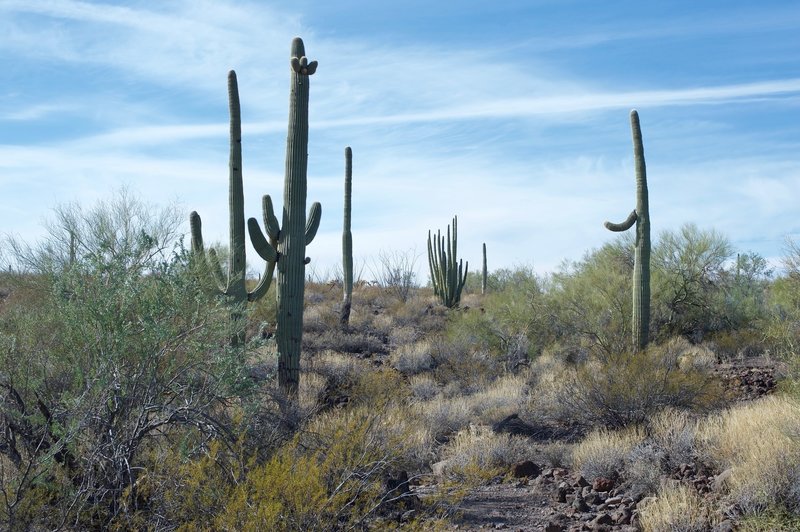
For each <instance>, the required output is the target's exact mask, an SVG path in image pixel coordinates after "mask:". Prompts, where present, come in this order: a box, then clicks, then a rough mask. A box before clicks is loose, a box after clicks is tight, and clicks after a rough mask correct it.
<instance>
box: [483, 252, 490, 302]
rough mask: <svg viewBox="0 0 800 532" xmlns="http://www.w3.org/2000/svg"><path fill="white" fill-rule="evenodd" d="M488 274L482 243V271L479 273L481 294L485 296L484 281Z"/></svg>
mask: <svg viewBox="0 0 800 532" xmlns="http://www.w3.org/2000/svg"><path fill="white" fill-rule="evenodd" d="M488 278H489V274H488V272H487V270H486V242H484V243H483V271H482V272H481V294H484V295H485V294H486V281H487V280H488Z"/></svg>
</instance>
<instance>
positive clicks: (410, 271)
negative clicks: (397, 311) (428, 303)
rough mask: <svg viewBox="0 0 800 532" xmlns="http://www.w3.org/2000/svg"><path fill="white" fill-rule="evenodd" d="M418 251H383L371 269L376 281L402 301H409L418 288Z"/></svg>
mask: <svg viewBox="0 0 800 532" xmlns="http://www.w3.org/2000/svg"><path fill="white" fill-rule="evenodd" d="M418 259H419V254H418V253H417V252H416V250H413V249H410V250H406V251H381V252H380V253H378V258H377V259H376V260H375V262H374V263H373V265H372V266H371V267H370V268H369V270H370V273H371V274H372V278H373V279H374V281H375V282H376V283H377V284H378V285H379V286H381V287H383V288H384V290H386V291H387V292H388V293H390V294H392V295H393V296H394V297H396V298H397V299H399V300H400V301H403V302H405V301H407V300H408V299H409V298H410V297H411V295H412V294H413V292H414V291H415V290H416V288H417V287H418V286H419V283H418V282H417V272H416V267H417V260H418Z"/></svg>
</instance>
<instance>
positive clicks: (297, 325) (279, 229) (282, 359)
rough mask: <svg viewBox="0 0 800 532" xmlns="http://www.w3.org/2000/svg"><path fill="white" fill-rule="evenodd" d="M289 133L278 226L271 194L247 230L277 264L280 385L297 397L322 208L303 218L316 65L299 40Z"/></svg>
mask: <svg viewBox="0 0 800 532" xmlns="http://www.w3.org/2000/svg"><path fill="white" fill-rule="evenodd" d="M290 65H291V81H290V88H289V132H288V135H287V138H286V177H285V180H284V187H283V216H282V220H281V223H280V225H279V224H278V219H277V217H276V216H275V213H274V210H273V207H272V200H271V198H270V196H269V195H266V196H264V198H263V207H264V212H263V216H264V225H265V228H266V231H267V237H269V240H267V238H266V237H265V236H264V234H263V233H262V232H261V228H260V227H259V225H258V221H257V220H256V219H255V218H250V219H249V220H248V221H247V227H248V229H249V231H250V239H251V240H252V242H253V247H254V248H255V250H256V252H258V254H259V255H260V256H261V257H262V258H263V259H264V260H266V261H267V262H268V263H269V262H270V261H271V260H274V261H276V262H277V266H278V278H277V300H278V314H277V322H278V323H277V325H278V328H277V333H276V341H277V344H278V383H279V385H280V386H281V388H282V389H283V390H285V391H286V392H288V393H289V394H291V395H295V394H296V393H297V390H298V386H299V383H300V351H301V347H302V341H303V296H304V293H305V265H306V264H307V263H308V262H309V261H310V259H308V258H306V255H305V253H306V246H307V245H308V244H310V243H311V241H312V240H313V239H314V236H315V235H316V233H317V229H318V228H319V222H320V218H321V216H322V207H321V206H320V204H319V203H314V204H313V205H312V206H311V210H310V212H309V214H308V218H307V219H306V188H307V185H306V177H307V168H308V88H309V87H308V86H309V76H311V75H312V74H314V72H316V70H317V62H316V61H312V62H310V63H309V62H308V59H307V58H306V53H305V47H304V46H303V41H302V39H300V38H299V37H296V38H295V39H294V40H293V41H292V50H291V57H290Z"/></svg>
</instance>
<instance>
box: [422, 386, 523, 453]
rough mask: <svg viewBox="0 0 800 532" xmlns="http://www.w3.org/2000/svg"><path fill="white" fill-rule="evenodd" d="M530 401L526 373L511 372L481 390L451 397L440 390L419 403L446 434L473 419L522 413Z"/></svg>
mask: <svg viewBox="0 0 800 532" xmlns="http://www.w3.org/2000/svg"><path fill="white" fill-rule="evenodd" d="M527 401H528V388H527V385H526V384H525V377H524V376H519V375H507V376H505V377H502V378H499V379H497V380H495V381H494V382H492V383H491V384H489V385H488V387H487V388H486V389H485V390H482V391H480V392H477V393H473V394H470V395H455V396H450V397H448V396H445V395H444V394H440V395H437V396H435V397H433V398H432V399H431V400H430V401H425V402H420V403H418V406H419V408H420V410H421V412H422V415H423V416H424V418H425V419H426V420H427V423H428V425H429V426H430V427H431V429H432V430H433V431H434V432H435V433H436V434H437V436H438V437H440V438H442V437H445V436H447V435H448V434H452V433H454V432H457V431H459V430H461V429H463V428H465V427H466V426H467V425H468V424H470V423H478V424H492V423H496V422H497V421H500V420H501V419H503V418H504V417H506V416H508V415H510V414H514V413H519V412H520V411H521V410H522V408H523V406H524V405H525V404H526V403H527Z"/></svg>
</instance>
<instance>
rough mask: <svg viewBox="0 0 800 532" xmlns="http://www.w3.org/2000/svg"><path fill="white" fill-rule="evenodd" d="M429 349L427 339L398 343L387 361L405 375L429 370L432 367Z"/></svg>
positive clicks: (429, 345)
mask: <svg viewBox="0 0 800 532" xmlns="http://www.w3.org/2000/svg"><path fill="white" fill-rule="evenodd" d="M431 351H432V347H431V343H430V341H428V340H421V341H419V342H413V343H408V344H404V345H399V346H398V347H397V348H396V349H395V350H394V351H392V353H391V355H390V357H389V362H390V363H391V364H392V366H393V367H394V368H395V369H396V370H397V371H399V372H401V373H405V374H407V375H414V374H417V373H422V372H423V371H430V370H431V369H432V368H433V357H432V356H431Z"/></svg>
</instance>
